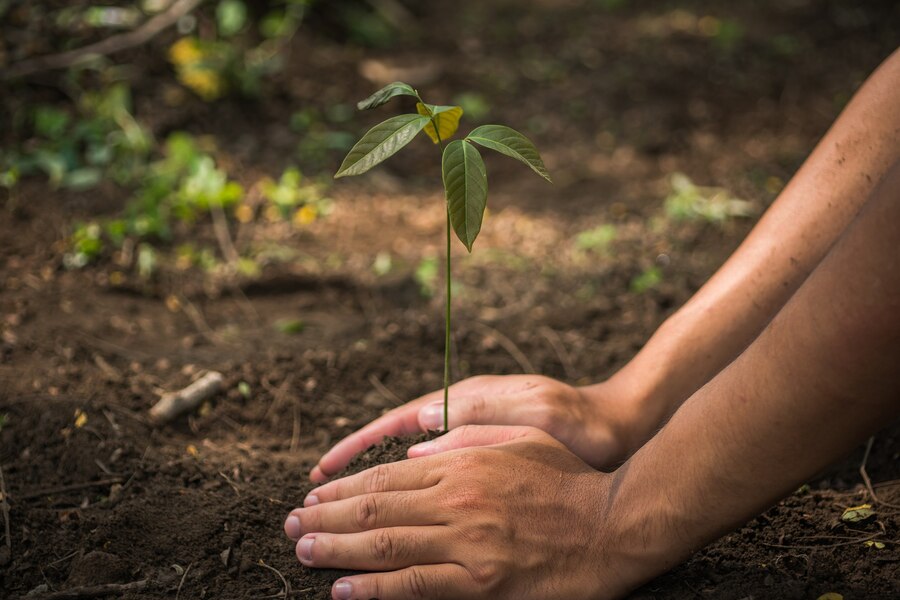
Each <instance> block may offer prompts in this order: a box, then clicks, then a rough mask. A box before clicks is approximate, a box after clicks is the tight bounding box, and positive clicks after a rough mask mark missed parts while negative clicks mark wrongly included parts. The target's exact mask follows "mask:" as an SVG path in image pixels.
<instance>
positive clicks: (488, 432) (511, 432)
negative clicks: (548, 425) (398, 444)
mask: <svg viewBox="0 0 900 600" xmlns="http://www.w3.org/2000/svg"><path fill="white" fill-rule="evenodd" d="M541 433H542V432H541V431H540V430H538V429H535V428H534V427H525V426H508V425H463V426H462V427H457V428H456V429H453V430H452V431H450V432H449V433H446V434H444V435H442V436H441V437H438V438H435V439H433V440H429V441H427V442H422V443H421V444H416V445H415V446H412V447H411V448H410V449H409V451H408V452H407V455H408V456H409V458H418V457H420V456H430V455H432V454H440V453H441V452H447V451H449V450H459V449H460V448H471V447H473V446H493V445H495V444H502V443H504V442H511V441H513V440H518V439H522V438H526V437H533V436H535V435H537V434H541ZM545 435H546V434H545Z"/></svg>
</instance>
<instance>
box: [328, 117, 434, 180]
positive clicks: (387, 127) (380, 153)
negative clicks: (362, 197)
mask: <svg viewBox="0 0 900 600" xmlns="http://www.w3.org/2000/svg"><path fill="white" fill-rule="evenodd" d="M428 123H430V120H429V119H428V117H423V116H422V115H399V116H397V117H392V118H390V119H388V120H387V121H384V122H383V123H379V124H378V125H376V126H375V127H373V128H372V129H370V130H369V131H368V132H367V133H366V135H364V136H363V137H362V139H361V140H359V141H358V142H356V145H355V146H353V147H352V148H351V149H350V153H349V154H347V157H346V158H345V159H344V162H343V163H341V168H340V169H338V172H337V173H335V175H334V177H335V179H337V178H338V177H346V176H347V175H360V174H362V173H365V172H366V171H368V170H369V169H371V168H372V167H374V166H375V165H377V164H378V163H380V162H381V161H383V160H385V159H386V158H388V157H390V156H391V155H393V154H394V153H396V152H397V151H398V150H400V148H402V147H403V146H405V145H406V144H408V143H409V142H410V140H412V139H413V138H414V137H416V134H417V133H419V132H420V131H422V128H423V127H425V126H426V125H428Z"/></svg>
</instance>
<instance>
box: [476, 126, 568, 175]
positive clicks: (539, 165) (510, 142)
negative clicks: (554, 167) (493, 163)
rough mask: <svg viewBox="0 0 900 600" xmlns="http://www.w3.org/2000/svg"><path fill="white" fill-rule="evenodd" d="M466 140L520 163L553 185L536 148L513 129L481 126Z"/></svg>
mask: <svg viewBox="0 0 900 600" xmlns="http://www.w3.org/2000/svg"><path fill="white" fill-rule="evenodd" d="M466 139H467V140H471V141H473V142H475V143H477V144H481V145H482V146H484V147H485V148H490V149H491V150H496V151H497V152H499V153H500V154H505V155H506V156H509V157H512V158H515V159H516V160H520V161H522V162H523V163H525V164H526V165H528V166H529V167H531V170H532V171H534V172H535V173H537V174H538V175H540V176H541V177H543V178H544V179H546V180H547V181H549V182H550V183H553V181H552V180H551V179H550V174H549V173H547V168H546V167H545V166H544V161H543V160H541V155H540V154H538V151H537V148H535V147H534V144H532V143H531V140H529V139H528V138H527V137H525V136H524V135H522V134H521V133H519V132H518V131H516V130H515V129H512V128H510V127H506V126H505V125H482V126H481V127H477V128H475V130H473V131H472V133H470V134H469V135H467V136H466Z"/></svg>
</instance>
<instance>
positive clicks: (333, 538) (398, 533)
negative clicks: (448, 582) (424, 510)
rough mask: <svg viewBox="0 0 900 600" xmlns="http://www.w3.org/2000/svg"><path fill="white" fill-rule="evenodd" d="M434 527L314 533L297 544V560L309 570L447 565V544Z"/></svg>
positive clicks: (386, 569) (379, 568) (380, 568)
mask: <svg viewBox="0 0 900 600" xmlns="http://www.w3.org/2000/svg"><path fill="white" fill-rule="evenodd" d="M446 531H447V529H446V528H445V527H442V526H435V527H388V528H385V529H376V530H374V531H363V532H360V533H344V534H333V533H311V534H309V535H306V536H304V537H302V538H300V540H299V541H298V542H297V547H296V552H297V559H298V560H299V561H300V562H301V563H303V565H305V566H307V567H317V568H335V569H354V570H360V571H362V570H365V571H393V570H394V569H402V568H404V567H409V566H412V565H418V564H431V563H440V562H444V561H445V560H446V559H447V554H448V550H449V547H448V544H446V543H441V540H440V534H441V533H442V532H443V533H445V534H446Z"/></svg>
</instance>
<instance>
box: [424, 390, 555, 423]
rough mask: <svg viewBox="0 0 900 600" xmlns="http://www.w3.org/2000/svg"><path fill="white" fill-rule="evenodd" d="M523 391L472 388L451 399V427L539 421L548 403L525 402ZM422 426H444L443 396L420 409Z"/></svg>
mask: <svg viewBox="0 0 900 600" xmlns="http://www.w3.org/2000/svg"><path fill="white" fill-rule="evenodd" d="M522 398H523V397H522V394H521V392H517V393H502V392H501V393H499V394H497V393H494V394H492V393H489V392H488V393H485V392H484V391H482V390H470V391H469V392H468V393H466V394H464V395H458V396H456V397H454V398H452V399H451V401H450V402H449V406H448V415H447V416H448V418H449V421H450V423H449V425H450V429H455V428H457V427H461V426H462V425H528V424H531V423H539V422H540V421H541V419H542V418H543V416H544V415H543V412H542V411H543V410H544V406H543V405H542V404H540V403H523V401H522ZM419 427H420V429H421V430H422V431H435V430H443V429H444V401H443V397H441V398H438V399H435V401H433V402H430V403H428V404H425V405H424V406H422V407H421V408H420V409H419Z"/></svg>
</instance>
